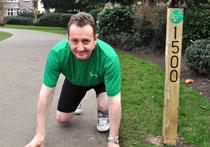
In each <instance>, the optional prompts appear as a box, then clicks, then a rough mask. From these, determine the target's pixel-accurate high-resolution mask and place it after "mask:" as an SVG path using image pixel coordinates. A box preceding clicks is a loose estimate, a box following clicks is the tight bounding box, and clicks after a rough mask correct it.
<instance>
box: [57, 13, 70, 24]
mask: <svg viewBox="0 0 210 147" xmlns="http://www.w3.org/2000/svg"><path fill="white" fill-rule="evenodd" d="M71 15H72V14H66V13H65V14H61V15H60V17H59V22H60V23H59V26H60V27H67V24H68V22H69V19H70V17H71Z"/></svg>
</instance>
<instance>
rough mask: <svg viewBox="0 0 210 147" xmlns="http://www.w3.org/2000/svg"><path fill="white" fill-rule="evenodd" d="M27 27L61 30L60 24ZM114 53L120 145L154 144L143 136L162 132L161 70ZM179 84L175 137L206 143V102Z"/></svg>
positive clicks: (209, 107) (208, 146)
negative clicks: (119, 78) (119, 84)
mask: <svg viewBox="0 0 210 147" xmlns="http://www.w3.org/2000/svg"><path fill="white" fill-rule="evenodd" d="M6 27H7V28H8V27H13V26H7V25H6ZM14 27H15V28H18V27H19V28H27V29H29V28H30V26H27V27H23V26H22V27H20V26H14ZM31 28H32V29H33V30H42V31H47V32H51V31H52V32H56V31H57V32H59V33H64V32H65V30H64V29H62V28H51V27H50V28H49V27H34V26H33V27H31ZM61 30H62V31H61ZM64 34H65V33H64ZM117 53H118V55H119V58H120V61H121V68H122V123H121V129H120V142H121V147H150V146H154V145H152V144H150V143H149V142H148V141H146V138H147V137H148V136H150V135H153V136H161V135H162V119H163V99H164V71H163V70H162V69H161V68H160V67H159V66H158V65H156V64H153V63H152V62H150V61H146V60H142V59H140V58H138V57H134V56H133V55H130V54H128V53H125V52H122V51H117ZM180 87H181V88H180V107H179V123H178V135H179V138H183V140H184V142H185V144H188V145H190V146H192V147H210V103H209V102H208V101H207V100H206V99H204V98H203V97H202V96H200V95H199V94H198V92H196V91H194V90H193V89H191V88H189V87H186V86H185V85H184V83H183V82H181V86H180Z"/></svg>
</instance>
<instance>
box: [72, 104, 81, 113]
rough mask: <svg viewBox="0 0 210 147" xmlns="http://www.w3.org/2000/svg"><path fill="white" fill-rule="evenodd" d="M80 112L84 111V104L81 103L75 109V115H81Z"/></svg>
mask: <svg viewBox="0 0 210 147" xmlns="http://www.w3.org/2000/svg"><path fill="white" fill-rule="evenodd" d="M80 113H82V105H81V104H79V105H78V106H77V109H76V110H75V111H74V114H75V115H79V114H80Z"/></svg>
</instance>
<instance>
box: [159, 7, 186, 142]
mask: <svg viewBox="0 0 210 147" xmlns="http://www.w3.org/2000/svg"><path fill="white" fill-rule="evenodd" d="M182 28H183V9H179V8H168V10H167V31H166V50H165V91H164V110H163V143H164V144H169V145H175V144H176V137H177V124H178V109H179V81H180V66H181V52H182V50H181V49H182Z"/></svg>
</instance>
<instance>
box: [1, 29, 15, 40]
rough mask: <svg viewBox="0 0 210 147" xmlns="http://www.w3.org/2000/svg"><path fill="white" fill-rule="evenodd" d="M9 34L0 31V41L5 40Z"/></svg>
mask: <svg viewBox="0 0 210 147" xmlns="http://www.w3.org/2000/svg"><path fill="white" fill-rule="evenodd" d="M11 36H12V34H11V33H8V32H3V31H0V41H1V40H5V39H7V38H9V37H11Z"/></svg>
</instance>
